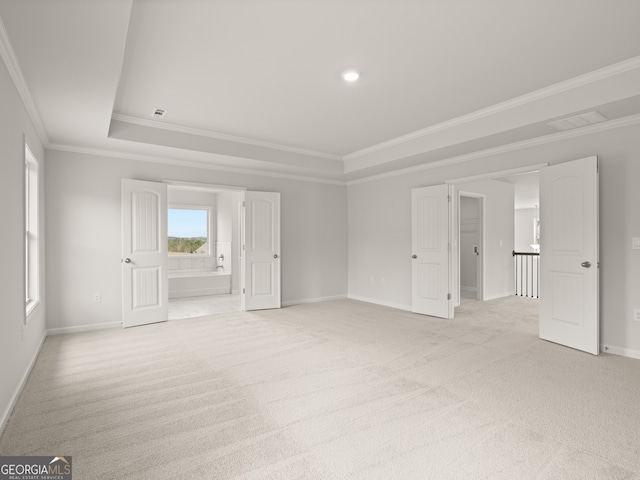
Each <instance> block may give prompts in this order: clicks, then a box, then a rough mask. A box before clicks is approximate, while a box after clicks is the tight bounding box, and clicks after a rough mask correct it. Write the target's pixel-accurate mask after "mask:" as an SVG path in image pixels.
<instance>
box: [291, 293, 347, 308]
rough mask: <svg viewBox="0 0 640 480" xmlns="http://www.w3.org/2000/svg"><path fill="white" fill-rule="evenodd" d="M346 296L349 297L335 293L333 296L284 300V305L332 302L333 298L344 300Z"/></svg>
mask: <svg viewBox="0 0 640 480" xmlns="http://www.w3.org/2000/svg"><path fill="white" fill-rule="evenodd" d="M346 298H347V296H346V295H333V296H331V297H318V298H304V299H302V300H291V301H288V302H282V306H283V307H291V306H293V305H302V304H303V303H319V302H330V301H332V300H344V299H346Z"/></svg>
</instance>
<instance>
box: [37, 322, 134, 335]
mask: <svg viewBox="0 0 640 480" xmlns="http://www.w3.org/2000/svg"><path fill="white" fill-rule="evenodd" d="M105 328H122V322H107V323H94V324H91V325H78V326H77V327H61V328H50V329H49V330H47V335H63V334H65V333H80V332H90V331H91V330H104V329H105Z"/></svg>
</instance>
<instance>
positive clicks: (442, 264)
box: [411, 185, 453, 318]
mask: <svg viewBox="0 0 640 480" xmlns="http://www.w3.org/2000/svg"><path fill="white" fill-rule="evenodd" d="M449 199H450V196H449V186H448V185H436V186H433V187H422V188H414V189H412V190H411V231H412V233H411V244H412V255H411V258H412V282H411V284H412V294H411V311H412V312H414V313H421V314H424V315H431V316H433V317H441V318H453V302H452V300H451V250H450V246H449V237H450V218H451V209H450V203H449Z"/></svg>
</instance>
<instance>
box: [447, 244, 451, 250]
mask: <svg viewBox="0 0 640 480" xmlns="http://www.w3.org/2000/svg"><path fill="white" fill-rule="evenodd" d="M447 250H448V251H451V244H450V243H447Z"/></svg>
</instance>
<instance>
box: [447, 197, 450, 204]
mask: <svg viewBox="0 0 640 480" xmlns="http://www.w3.org/2000/svg"><path fill="white" fill-rule="evenodd" d="M447 202H449V203H451V195H447Z"/></svg>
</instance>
